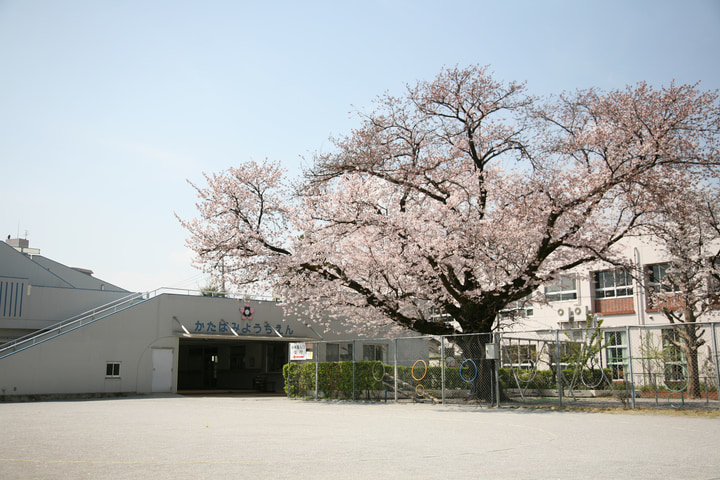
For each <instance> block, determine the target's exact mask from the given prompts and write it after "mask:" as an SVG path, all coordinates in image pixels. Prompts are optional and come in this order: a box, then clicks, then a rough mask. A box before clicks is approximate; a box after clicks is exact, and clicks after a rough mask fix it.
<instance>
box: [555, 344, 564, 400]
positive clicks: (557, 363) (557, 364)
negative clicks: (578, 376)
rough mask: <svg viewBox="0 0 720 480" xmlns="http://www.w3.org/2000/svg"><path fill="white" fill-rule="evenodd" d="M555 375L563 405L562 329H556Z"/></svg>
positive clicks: (559, 398) (559, 397)
mask: <svg viewBox="0 0 720 480" xmlns="http://www.w3.org/2000/svg"><path fill="white" fill-rule="evenodd" d="M555 377H556V380H557V391H558V400H559V401H560V406H561V407H562V402H563V384H562V365H560V330H555Z"/></svg>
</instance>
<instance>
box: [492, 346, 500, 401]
mask: <svg viewBox="0 0 720 480" xmlns="http://www.w3.org/2000/svg"><path fill="white" fill-rule="evenodd" d="M501 336H502V333H496V334H495V335H493V343H494V344H495V360H494V362H495V403H496V407H497V408H500V357H501V352H500V343H501Z"/></svg>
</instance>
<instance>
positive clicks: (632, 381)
mask: <svg viewBox="0 0 720 480" xmlns="http://www.w3.org/2000/svg"><path fill="white" fill-rule="evenodd" d="M625 332H626V335H627V348H628V362H629V363H630V396H631V397H632V402H631V403H632V408H633V410H635V376H634V375H633V354H632V344H631V343H630V326H629V325H628V326H626V327H625Z"/></svg>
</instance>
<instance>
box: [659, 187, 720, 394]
mask: <svg viewBox="0 0 720 480" xmlns="http://www.w3.org/2000/svg"><path fill="white" fill-rule="evenodd" d="M703 193H704V194H703V195H702V196H699V197H698V196H696V195H687V194H684V192H680V191H679V192H678V196H677V197H675V199H674V200H670V199H668V202H667V203H665V204H663V207H662V212H663V221H662V222H658V223H657V224H655V225H653V226H652V228H651V230H652V232H653V234H654V238H655V239H656V240H657V241H659V242H660V243H661V244H662V246H663V248H664V249H665V250H666V251H667V252H669V253H670V254H671V255H672V261H671V263H670V264H669V266H668V267H667V269H666V270H664V272H661V274H660V275H658V276H660V277H661V278H655V279H654V280H655V281H654V284H653V288H652V289H651V291H650V297H649V298H650V302H651V305H652V306H653V307H654V308H656V309H658V310H660V311H661V312H662V313H663V315H664V316H665V317H666V318H667V319H668V320H669V321H670V323H672V324H673V325H675V327H674V331H675V333H676V335H665V336H664V340H665V342H667V343H668V344H670V345H672V346H673V347H675V348H677V349H678V350H679V351H682V352H683V354H684V356H685V359H686V362H687V374H688V387H687V393H688V396H689V397H691V398H695V397H698V396H700V368H699V361H698V351H699V349H700V347H702V346H703V345H704V344H705V340H704V339H703V338H702V337H703V333H704V330H703V328H702V324H700V323H698V322H699V321H700V320H701V319H702V318H703V317H705V316H707V315H708V314H709V313H710V312H711V311H712V310H715V309H717V308H718V306H720V305H719V304H718V293H719V291H720V289H719V288H718V286H720V282H719V281H718V280H719V279H720V262H719V261H718V260H719V259H720V225H719V224H718V219H719V218H720V196H719V194H718V193H719V192H718V189H717V186H714V187H708V188H706V189H705V190H704V192H703ZM656 275H657V274H656Z"/></svg>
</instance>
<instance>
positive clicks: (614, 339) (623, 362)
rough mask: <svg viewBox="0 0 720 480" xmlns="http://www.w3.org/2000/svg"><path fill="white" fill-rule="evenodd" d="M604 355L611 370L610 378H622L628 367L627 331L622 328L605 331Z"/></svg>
mask: <svg viewBox="0 0 720 480" xmlns="http://www.w3.org/2000/svg"><path fill="white" fill-rule="evenodd" d="M605 357H606V359H607V366H608V368H609V369H610V371H611V372H612V379H613V380H624V379H625V375H626V374H627V373H628V371H629V370H628V369H629V367H630V364H629V362H628V360H629V358H628V343H627V332H625V331H622V330H615V331H606V332H605Z"/></svg>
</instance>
